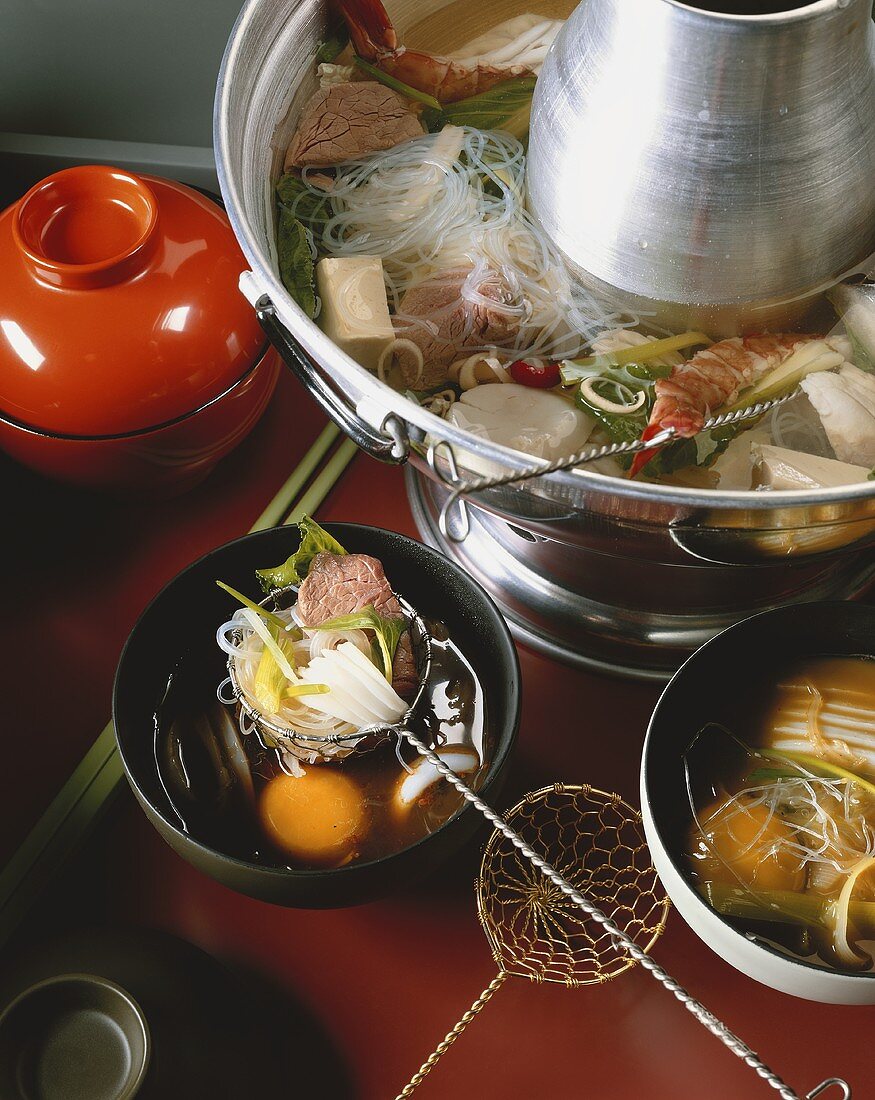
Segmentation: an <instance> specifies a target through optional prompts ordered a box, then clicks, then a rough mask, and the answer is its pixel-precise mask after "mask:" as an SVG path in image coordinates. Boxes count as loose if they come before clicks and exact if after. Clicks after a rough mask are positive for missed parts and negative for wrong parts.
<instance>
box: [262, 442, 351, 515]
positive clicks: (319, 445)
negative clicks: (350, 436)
mask: <svg viewBox="0 0 875 1100" xmlns="http://www.w3.org/2000/svg"><path fill="white" fill-rule="evenodd" d="M339 436H340V428H338V427H337V425H336V424H334V423H332V422H330V421H329V423H328V424H326V425H325V427H324V428H323V429H322V431H321V432H320V433H319V435H318V437H317V438H316V442H315V443H314V444H313V446H312V447H311V448H310V450H309V451H307V453H306V454H305V455H304V457H303V458H302V459H301V461H300V462H299V463H298V465H297V467H296V468H295V470H294V472H293V473H292V474H291V475H290V477H289V479H288V481H286V483H285V484H284V485H283V486H282V488H281V489H279V491H278V492H277V494H276V496H275V497H274V498H273V500H272V501H271V502H270V504H268V506H267V507H266V508H265V509H264V511H263V512H262V513H261V515H260V516H259V517H258V519H257V520H256V521H255V523H253V524H252V526H251V527H250V528H249V533H250V535H251V534H254V533H255V532H256V531H266V530H267V529H268V528H269V527H276V526H277V524H278V523H279V522H280V521H281V520H282V518H283V516H284V515H285V513H286V510H287V508H288V507H289V501H294V499H295V498H296V497H297V495H298V493H300V491H301V490H302V489H303V488H304V486H305V485H306V484H307V482H308V481H309V480H310V478H311V477H312V475H313V473H314V471H315V470H316V468H317V467H318V465H319V463H320V462H321V461H322V459H323V458H324V457H325V456H326V455H327V454H328V452H329V451H330V450H331V447H332V446H333V444H334V441H335V440H336V439H337V438H338V437H339ZM347 442H349V440H347ZM317 480H318V479H317Z"/></svg>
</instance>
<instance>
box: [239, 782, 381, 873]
mask: <svg viewBox="0 0 875 1100" xmlns="http://www.w3.org/2000/svg"><path fill="white" fill-rule="evenodd" d="M259 816H260V818H261V824H262V828H263V829H264V831H265V833H266V835H267V836H268V838H269V839H270V840H271V842H272V843H273V844H275V845H276V847H277V848H279V849H280V850H281V851H283V852H286V853H287V854H288V855H290V856H292V857H293V858H294V859H299V860H302V861H304V862H310V863H324V864H329V865H330V864H337V863H342V862H344V861H345V860H346V858H348V857H349V856H350V855H352V854H353V852H354V849H355V846H356V841H357V840H358V838H359V837H360V836H361V833H362V829H363V826H364V820H365V808H364V801H363V797H362V792H361V790H360V789H359V787H358V786H357V785H356V784H355V783H354V782H353V780H351V779H349V778H348V777H347V776H345V775H343V774H342V773H340V772H338V771H335V770H333V769H331V768H329V767H326V766H324V765H322V766H318V765H317V766H313V767H308V768H307V772H306V774H305V775H302V776H300V777H298V778H296V777H295V776H291V775H285V774H283V775H278V776H276V778H274V779H272V780H271V781H270V782H269V783H268V784H267V786H266V787H265V788H264V790H263V791H262V794H261V799H260V802H259Z"/></svg>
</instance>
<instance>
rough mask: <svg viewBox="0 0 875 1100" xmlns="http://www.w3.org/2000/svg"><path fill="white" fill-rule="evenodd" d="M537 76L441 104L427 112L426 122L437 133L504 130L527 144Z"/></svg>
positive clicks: (507, 81) (424, 115) (505, 82)
mask: <svg viewBox="0 0 875 1100" xmlns="http://www.w3.org/2000/svg"><path fill="white" fill-rule="evenodd" d="M534 91H535V78H534V77H533V76H520V77H517V78H516V79H514V80H503V81H502V82H501V83H500V84H496V85H495V86H494V87H493V88H490V89H489V91H488V92H481V93H480V94H479V95H474V96H470V97H469V98H468V99H460V100H458V101H457V102H456V103H445V104H444V105H443V107H441V105H440V104H437V105H436V107H437V109H436V110H435V109H432V110H427V111H424V112H423V116H422V118H423V121H424V122H425V124H426V126H427V127H428V129H429V130H430V131H431V132H432V133H435V131H437V130H442V129H443V128H444V126H447V125H452V126H473V127H475V128H477V129H479V130H503V131H504V132H505V133H507V134H510V135H511V136H512V137H515V138H517V139H518V140H519V141H523V139H524V138H525V137H526V135H527V134H528V132H529V119H530V117H531V113H532V95H533V94H534Z"/></svg>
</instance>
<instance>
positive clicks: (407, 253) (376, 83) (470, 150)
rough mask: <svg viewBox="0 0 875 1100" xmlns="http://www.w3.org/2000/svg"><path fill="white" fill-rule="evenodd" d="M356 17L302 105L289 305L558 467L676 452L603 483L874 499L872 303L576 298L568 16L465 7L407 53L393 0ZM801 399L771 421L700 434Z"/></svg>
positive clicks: (287, 228)
mask: <svg viewBox="0 0 875 1100" xmlns="http://www.w3.org/2000/svg"><path fill="white" fill-rule="evenodd" d="M706 6H707V5H706ZM338 7H339V8H340V9H341V10H342V12H343V14H344V16H345V25H344V23H343V22H338V24H337V25H336V27H335V28H334V30H333V32H332V34H333V35H336V36H337V37H332V38H331V39H329V40H328V41H327V42H326V43H325V44H324V45H323V47H322V49H320V52H319V55H318V56H317V58H315V59H314V78H315V81H316V82H318V85H319V87H318V90H317V91H316V92H315V93H314V94H313V95H312V96H311V98H310V99H309V100H307V101H306V102H303V103H300V102H297V101H296V103H295V105H294V106H293V113H296V115H295V117H294V119H293V122H294V125H293V127H292V138H291V142H290V143H289V145H288V148H287V149H286V150H285V156H284V165H283V168H284V171H283V174H282V177H281V178H280V179H279V180H278V181H277V200H278V201H277V219H278V221H277V251H278V257H279V267H280V273H281V275H282V277H283V281H284V283H285V285H286V287H287V289H288V290H289V292H290V293H291V294H292V296H293V297H294V298H295V299H296V300H297V301H298V303H299V304H300V305H301V307H302V308H303V309H304V310H305V312H307V313H308V314H309V315H310V316H312V317H314V318H315V319H316V320H317V321H318V323H319V324H320V325H321V326H322V327H323V329H324V330H325V331H326V332H327V334H328V335H329V336H331V338H332V339H334V340H335V342H336V343H337V344H338V345H339V346H340V347H341V348H342V349H343V350H344V351H346V352H348V353H349V354H350V355H351V356H352V358H354V359H356V360H357V361H358V362H359V363H360V364H361V365H362V366H364V367H366V368H367V369H369V370H372V371H373V372H374V373H376V374H377V375H378V376H379V377H380V378H381V379H382V380H384V381H386V382H387V383H388V384H390V385H392V386H393V387H395V388H396V389H398V390H400V391H401V392H402V393H404V394H405V395H406V396H408V397H409V399H410V400H412V401H416V402H418V403H420V404H422V405H424V406H426V407H428V408H429V409H430V410H431V411H432V412H434V413H436V414H437V415H439V416H441V417H444V418H446V419H448V420H450V421H452V422H453V423H454V424H455V425H457V426H458V427H461V428H463V429H467V430H469V431H471V432H472V433H473V434H474V435H477V436H482V437H486V438H488V439H491V440H492V441H493V442H496V443H500V444H503V445H505V446H509V447H512V448H514V449H516V450H519V451H523V452H526V453H529V454H532V455H535V456H538V457H543V458H547V459H555V458H558V457H561V456H564V455H567V454H570V453H572V452H574V451H577V450H579V449H580V448H581V447H582V446H583V445H585V444H586V443H589V442H591V443H592V444H593V445H601V444H605V443H616V442H630V441H632V440H637V439H647V438H650V437H652V436H653V435H654V434H657V433H658V432H659V431H660V430H662V429H665V428H673V429H674V430H675V432H676V434H677V436H678V437H679V438H678V439H677V440H676V442H673V443H671V444H670V445H669V446H667V447H664V448H662V449H661V450H659V451H658V452H655V453H654V452H647V451H645V452H643V453H642V454H641V455H640V456H639V457H636V459H635V460H632V459H621V458H608V459H602V460H600V461H599V462H598V463H595V464H592V465H590V466H588V469H590V470H594V471H596V472H600V473H605V474H609V475H613V476H618V477H629V476H633V477H640V478H643V479H646V480H653V481H658V482H663V483H668V484H680V485H691V486H695V487H697V488H719V489H728V490H739V489H741V490H745V489H762V490H770V489H795V488H806V487H807V488H817V487H829V486H836V485H843V484H849V483H854V482H864V481H865V480H866V479H867V478H868V475H869V473H870V471H871V469H872V468H873V466H875V373H873V363H875V293H873V291H872V289H871V288H869V287H853V286H844V285H842V286H839V287H837V288H835V289H834V290H833V291H831V292H830V293H829V294H828V295H827V296H826V297H824V298H823V299H822V300H821V301H819V302H817V303H814V304H813V305H812V306H811V308H810V309H808V311H807V313H806V315H805V316H804V317H800V316H799V315H798V313H799V311H798V309H796V311H795V314H794V316H793V317H792V319H785V320H783V321H778V320H774V321H772V322H769V323H768V324H764V326H763V330H762V331H756V332H745V333H742V334H739V335H738V336H736V335H732V334H727V333H726V332H717V331H715V332H709V331H704V332H693V331H690V332H668V331H666V330H664V329H660V328H657V327H654V326H652V325H649V324H648V322H647V319H646V318H642V317H638V316H636V315H634V314H631V313H630V312H629V311H628V309H627V303H624V302H623V301H620V300H607V299H606V298H604V297H603V296H601V297H600V296H597V295H596V294H594V293H592V292H591V291H590V290H589V289H587V288H586V287H584V286H583V285H581V284H580V282H579V281H577V280H575V279H574V278H573V277H572V276H571V275H570V274H569V272H568V271H567V270H566V268H565V266H564V264H563V262H562V260H561V257H560V255H559V254H558V253H557V251H556V249H555V248H554V247H553V245H552V244H551V242H550V241H549V240H548V239H547V238H546V236H545V235H544V233H543V231H542V230H541V229H540V227H539V225H538V224H537V223H536V222H535V220H534V219H533V218H532V216H531V214H530V212H529V211H528V208H527V202H526V148H527V137H528V124H529V110H530V106H531V94H532V90H533V88H534V81H535V78H536V76H537V73H538V72H539V70H540V66H541V63H542V61H543V57H544V55H545V53H546V50H547V48H548V47H549V44H550V42H551V41H552V39H553V37H555V34H556V33H557V31H558V29H559V27H560V26H561V22H562V20H563V19H564V18H565V17H567V15H568V14H569V11H570V8H571V5H567V4H562V3H550V4H534V5H529V4H521V3H520V2H519V0H512V2H508V3H507V4H504V3H493V4H489V5H486V6H484V7H480V6H472V5H470V4H463V3H460V2H453V3H451V4H449V5H448V6H447V7H444V8H441V9H439V10H438V11H437V12H434V13H431V14H430V15H429V16H427V17H426V18H424V19H421V20H419V21H417V20H416V18H415V17H414V18H413V19H412V20H410V21H409V22H410V25H409V27H407V29H406V30H405V32H404V34H403V36H402V35H400V34H398V33H396V31H395V30H394V29H393V28H392V26H391V22H390V19H389V16H391V14H392V12H389V13H388V14H386V13H383V12H382V9H381V5H380V4H379V3H378V2H376V0H347V2H346V3H343V4H339V5H338ZM399 7H400V5H399ZM405 14H406V13H405ZM347 32H348V33H349V36H350V42H346V34H347ZM446 55H450V60H448V59H447V56H446ZM283 132H284V133H286V129H285V128H284V130H283ZM593 155H594V158H595V157H596V156H597V150H594V151H593ZM790 312H793V311H792V310H791V308H790V307H789V306H788V307H787V309H783V310H782V309H780V308H778V307H777V306H776V307H775V309H774V310H773V311H772V312H771V314H770V315H771V316H773V317H779V316H780V315H781V314H782V313H785V314H788V315H789V313H790ZM842 318H844V321H845V326H844V328H845V330H846V331H842V329H841V328H840V329H839V331H838V332H837V333H836V332H833V331H832V330H833V329H834V328H835V326H836V324H837V322H838V321H839V320H840V319H842ZM706 327H707V326H706ZM663 341H667V342H665V343H664V342H663ZM800 384H801V385H802V391H801V392H799V394H798V396H797V397H796V398H794V399H793V400H792V401H791V402H789V403H788V404H787V405H785V406H782V407H781V408H778V409H776V410H774V411H773V412H771V413H769V414H768V415H767V416H766V417H764V418H760V419H758V420H748V421H745V422H743V423H741V424H739V425H735V426H733V427H731V428H723V429H719V430H717V431H709V432H702V431H701V428H702V424H703V423H704V421H705V420H706V419H707V418H708V417H709V416H710V415H712V414H717V413H722V412H727V411H730V410H733V409H735V408H736V407H740V406H745V405H753V404H756V403H758V402H759V401H761V400H769V399H771V398H773V397H778V396H783V395H784V394H789V393H791V392H793V391H795V390H796V389H797V388H798V387H799V385H800Z"/></svg>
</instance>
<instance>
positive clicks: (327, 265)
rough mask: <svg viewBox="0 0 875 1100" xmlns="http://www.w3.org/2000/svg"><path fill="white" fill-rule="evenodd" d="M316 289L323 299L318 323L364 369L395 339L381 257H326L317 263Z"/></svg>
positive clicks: (375, 366) (378, 359) (369, 368)
mask: <svg viewBox="0 0 875 1100" xmlns="http://www.w3.org/2000/svg"><path fill="white" fill-rule="evenodd" d="M316 289H317V291H318V292H319V297H320V298H321V299H322V312H321V314H320V315H319V323H320V325H321V326H322V328H323V330H324V332H325V333H326V335H327V336H330V337H331V339H332V340H333V341H334V342H335V344H337V346H338V347H339V348H341V349H342V350H343V351H345V352H346V353H347V355H349V356H350V357H351V358H353V359H355V361H356V362H357V363H360V364H361V365H362V366H363V367H365V368H367V370H372V371H376V369H377V364H378V363H379V361H380V356H381V355H382V354H383V352H385V351H386V350H387V349H388V347H389V346H390V345H391V343H392V341H393V340H394V339H395V332H394V330H393V328H392V321H391V319H390V317H389V305H388V302H387V300H386V286H385V283H384V282H383V261H382V260H381V259H380V257H379V256H342V257H339V258H336V259H335V258H332V257H327V258H326V259H324V260H320V261H319V263H318V264H317V265H316Z"/></svg>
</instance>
